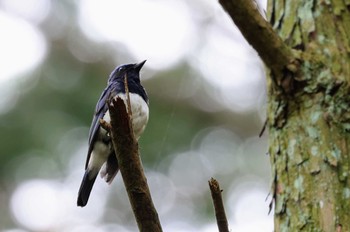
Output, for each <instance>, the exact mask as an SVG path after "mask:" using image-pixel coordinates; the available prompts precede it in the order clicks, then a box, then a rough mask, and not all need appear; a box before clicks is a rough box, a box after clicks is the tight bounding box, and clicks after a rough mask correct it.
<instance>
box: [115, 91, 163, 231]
mask: <svg viewBox="0 0 350 232" xmlns="http://www.w3.org/2000/svg"><path fill="white" fill-rule="evenodd" d="M108 108H109V112H110V116H111V126H112V128H111V137H112V141H113V146H114V149H115V151H116V152H115V153H116V156H117V160H118V164H119V169H120V172H121V175H122V178H123V181H124V185H125V188H126V191H127V192H128V196H129V200H130V203H131V206H132V209H133V212H134V215H135V218H136V221H137V225H138V227H139V230H140V231H146V232H148V231H154V232H160V231H162V227H161V224H160V221H159V218H158V213H157V211H156V209H155V207H154V205H153V202H152V197H151V194H150V190H149V187H148V185H147V180H146V177H145V175H144V172H143V168H142V164H141V160H140V155H139V149H138V143H137V141H136V139H135V137H134V133H133V130H132V125H131V122H130V117H129V115H128V113H127V110H126V106H125V104H124V101H123V100H122V99H121V98H119V97H117V98H116V99H112V102H111V103H110V104H109V106H108Z"/></svg>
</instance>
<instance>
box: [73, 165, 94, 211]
mask: <svg viewBox="0 0 350 232" xmlns="http://www.w3.org/2000/svg"><path fill="white" fill-rule="evenodd" d="M97 174H98V173H92V172H91V171H88V170H86V171H85V174H84V177H83V181H82V182H81V185H80V189H79V193H78V201H77V205H78V206H81V207H84V206H85V205H86V204H87V202H88V200H89V196H90V193H91V190H92V186H94V183H95V180H96V177H97Z"/></svg>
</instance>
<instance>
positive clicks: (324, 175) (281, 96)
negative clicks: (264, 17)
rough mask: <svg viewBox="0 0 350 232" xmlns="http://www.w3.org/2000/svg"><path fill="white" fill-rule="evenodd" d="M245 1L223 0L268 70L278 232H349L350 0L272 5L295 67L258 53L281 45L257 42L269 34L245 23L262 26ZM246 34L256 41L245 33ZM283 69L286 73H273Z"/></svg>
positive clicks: (272, 14)
mask: <svg viewBox="0 0 350 232" xmlns="http://www.w3.org/2000/svg"><path fill="white" fill-rule="evenodd" d="M247 2H251V1H242V0H220V3H221V4H222V5H223V7H224V8H225V10H226V11H228V13H229V15H230V16H231V18H232V19H233V21H234V22H235V23H236V25H237V27H238V28H239V29H240V30H241V32H242V34H243V35H244V36H245V38H246V39H247V41H248V42H249V43H250V44H251V45H252V46H253V47H254V49H255V50H256V51H257V52H258V53H259V56H260V57H261V58H262V60H263V61H264V63H265V64H266V65H267V66H268V68H269V69H270V72H269V73H268V76H269V78H268V98H269V101H268V127H269V153H270V159H271V168H272V175H273V186H272V192H273V201H274V213H275V219H274V220H275V231H350V213H349V212H350V201H349V200H350V180H349V178H348V176H349V166H350V159H349V148H348V144H349V142H350V134H349V132H350V112H349V109H350V105H349V104H350V88H349V86H350V83H349V81H350V63H349V61H350V56H349V54H350V12H349V11H350V0H318V1H317V0H293V1H284V0H270V1H269V6H268V12H269V15H270V22H271V25H272V27H273V28H274V30H275V31H276V32H277V33H278V35H279V37H280V38H281V39H282V41H283V43H284V44H285V45H287V46H288V47H289V48H290V49H293V52H292V54H293V56H294V59H295V60H297V62H292V64H294V63H296V64H297V65H296V66H295V67H292V68H290V65H288V64H287V62H286V60H285V59H277V60H276V59H274V60H273V57H269V56H267V55H266V54H262V53H261V52H259V51H264V50H266V49H261V48H259V46H266V48H271V47H272V48H273V47H274V45H275V44H276V42H278V39H273V40H271V44H266V43H261V42H260V43H259V42H258V43H257V42H255V41H254V40H260V38H259V34H261V35H262V36H261V37H264V33H260V32H259V31H258V30H256V29H255V28H257V27H250V28H249V27H247V26H246V25H245V24H244V23H240V20H239V17H240V16H242V15H245V16H246V17H249V20H247V21H249V22H251V20H253V21H255V22H253V24H256V25H259V24H261V20H259V19H258V18H259V17H256V16H254V15H253V14H254V12H253V11H252V10H251V7H252V4H251V3H247ZM238 9H239V11H240V12H236V11H237V10H238ZM255 14H257V11H256V12H255ZM255 18H257V20H254V19H255ZM264 27H267V29H268V30H269V28H268V26H266V25H265V26H264ZM249 29H251V31H250V32H249V33H253V34H254V35H255V36H249V35H247V34H246V33H245V32H244V31H248V30H249ZM262 29H263V30H264V28H262ZM265 34H266V33H265ZM262 39H264V38H262ZM258 44H259V45H258ZM282 47H283V51H287V50H286V49H285V48H284V45H282ZM283 51H281V53H279V54H284V52H283ZM263 53H264V52H263ZM290 54H291V53H287V56H288V57H289V56H290ZM279 60H280V61H279ZM274 62H277V63H276V64H275V63H274ZM279 66H282V67H283V68H282V69H281V68H279V70H282V72H278V71H277V72H276V71H275V70H276V68H275V67H279Z"/></svg>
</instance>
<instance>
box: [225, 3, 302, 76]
mask: <svg viewBox="0 0 350 232" xmlns="http://www.w3.org/2000/svg"><path fill="white" fill-rule="evenodd" d="M219 2H220V4H221V5H222V7H223V8H224V9H225V10H226V11H227V13H228V14H229V15H230V17H231V18H232V20H233V22H234V23H235V24H236V26H237V27H238V28H239V30H240V31H241V33H242V34H243V36H244V37H245V39H246V40H247V41H248V43H249V44H250V45H252V47H253V48H254V49H255V50H256V51H257V53H258V54H259V56H260V57H261V59H262V60H263V61H264V63H265V64H266V65H267V66H268V67H269V68H270V69H271V71H272V73H273V74H275V75H277V76H283V75H281V74H283V73H284V72H285V70H289V71H290V72H292V73H294V72H296V71H297V69H298V65H299V62H297V60H296V58H295V55H294V54H293V52H292V49H291V48H289V47H288V46H287V45H286V44H285V43H284V42H283V41H282V39H281V38H280V37H279V36H278V35H277V34H276V32H275V31H274V30H273V28H272V26H271V25H270V24H269V23H268V22H267V21H266V20H265V19H264V18H263V16H262V15H261V14H260V13H259V11H258V9H257V6H256V5H255V4H254V2H253V0H219Z"/></svg>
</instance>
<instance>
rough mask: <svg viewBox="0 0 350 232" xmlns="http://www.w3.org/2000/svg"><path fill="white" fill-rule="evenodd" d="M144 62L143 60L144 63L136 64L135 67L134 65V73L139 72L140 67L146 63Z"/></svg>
mask: <svg viewBox="0 0 350 232" xmlns="http://www.w3.org/2000/svg"><path fill="white" fill-rule="evenodd" d="M146 61H147V60H144V61H142V62H140V63H138V64H135V65H134V69H135V70H136V71H138V72H140V70H141V68H142V66H143V65H144V64H145V63H146Z"/></svg>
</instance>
